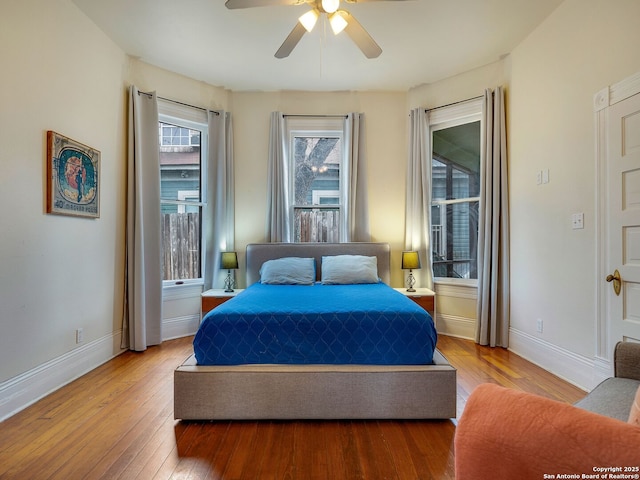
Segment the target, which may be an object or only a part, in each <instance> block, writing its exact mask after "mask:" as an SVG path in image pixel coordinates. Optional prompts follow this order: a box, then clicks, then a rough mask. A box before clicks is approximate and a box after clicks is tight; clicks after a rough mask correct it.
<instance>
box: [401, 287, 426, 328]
mask: <svg viewBox="0 0 640 480" xmlns="http://www.w3.org/2000/svg"><path fill="white" fill-rule="evenodd" d="M394 290H395V291H396V292H400V293H401V294H403V295H406V296H407V297H409V298H410V299H411V300H413V301H414V302H416V303H417V304H418V305H420V306H421V307H422V308H424V309H425V310H426V311H427V312H429V314H430V315H431V317H432V318H433V320H434V321H435V320H436V293H435V292H434V291H433V290H429V289H428V288H416V291H415V292H407V289H406V288H394Z"/></svg>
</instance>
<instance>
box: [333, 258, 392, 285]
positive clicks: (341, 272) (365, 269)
mask: <svg viewBox="0 0 640 480" xmlns="http://www.w3.org/2000/svg"><path fill="white" fill-rule="evenodd" d="M379 281H380V279H379V278H378V258H377V257H368V256H365V255H332V256H327V257H322V283H323V284H325V285H346V284H352V283H378V282H379Z"/></svg>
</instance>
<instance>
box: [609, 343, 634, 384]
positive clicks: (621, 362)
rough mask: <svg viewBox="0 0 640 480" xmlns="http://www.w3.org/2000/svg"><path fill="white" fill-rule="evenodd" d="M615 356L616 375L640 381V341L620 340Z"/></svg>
mask: <svg viewBox="0 0 640 480" xmlns="http://www.w3.org/2000/svg"><path fill="white" fill-rule="evenodd" d="M613 356H614V359H613V361H614V368H615V372H614V373H615V376H616V377H621V378H632V379H634V380H638V381H640V343H636V342H618V344H617V345H616V348H615V351H614V354H613Z"/></svg>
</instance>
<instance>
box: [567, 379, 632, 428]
mask: <svg viewBox="0 0 640 480" xmlns="http://www.w3.org/2000/svg"><path fill="white" fill-rule="evenodd" d="M638 387H640V381H638V380H632V379H630V378H607V379H606V380H605V381H604V382H602V383H601V384H599V385H598V386H597V387H596V388H594V389H593V390H592V391H591V393H589V395H587V396H586V397H584V398H583V399H582V400H580V401H579V402H577V403H576V404H575V405H576V407H579V408H584V409H585V410H589V411H590V412H594V413H599V414H600V415H606V416H607V417H611V418H617V419H618V420H621V421H623V422H626V421H627V420H628V419H629V411H630V410H631V405H632V404H633V397H634V396H635V392H636V390H638Z"/></svg>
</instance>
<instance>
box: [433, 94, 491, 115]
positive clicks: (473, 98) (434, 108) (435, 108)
mask: <svg viewBox="0 0 640 480" xmlns="http://www.w3.org/2000/svg"><path fill="white" fill-rule="evenodd" d="M479 98H484V95H478V96H477V97H471V98H467V99H466V100H460V101H458V102H452V103H447V104H446V105H440V106H437V107H433V108H425V109H424V111H425V112H430V111H431V110H437V109H438V108H445V107H451V106H453V105H458V104H459V103H465V102H470V101H471V100H478V99H479Z"/></svg>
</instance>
